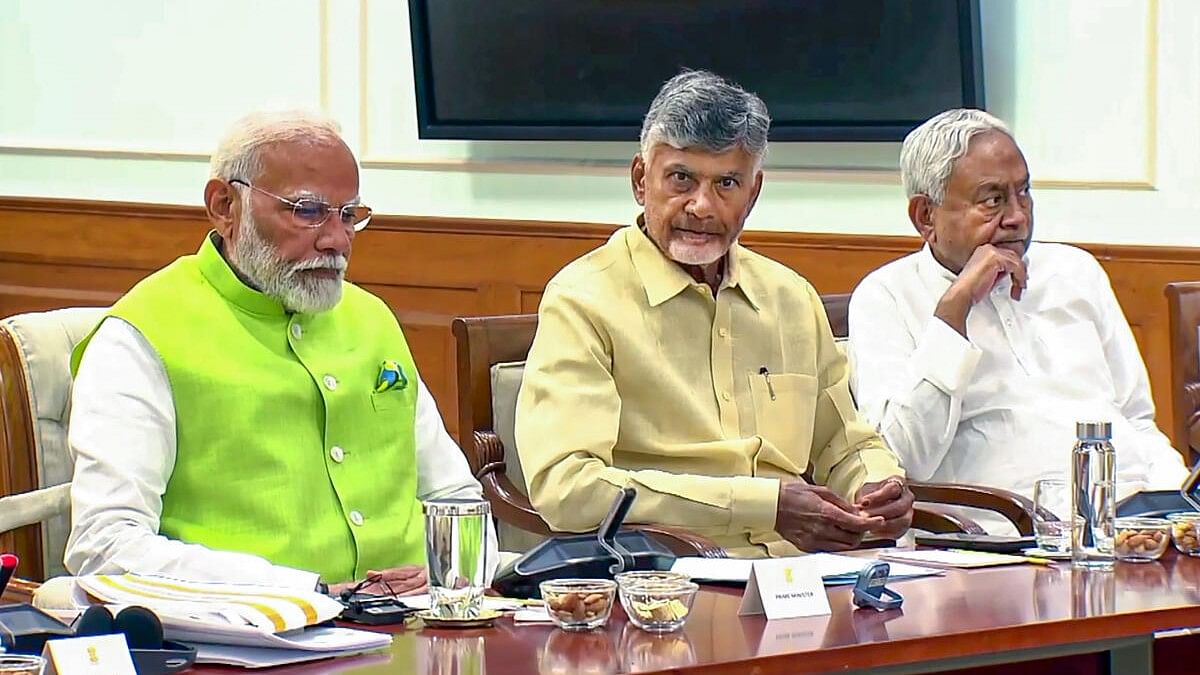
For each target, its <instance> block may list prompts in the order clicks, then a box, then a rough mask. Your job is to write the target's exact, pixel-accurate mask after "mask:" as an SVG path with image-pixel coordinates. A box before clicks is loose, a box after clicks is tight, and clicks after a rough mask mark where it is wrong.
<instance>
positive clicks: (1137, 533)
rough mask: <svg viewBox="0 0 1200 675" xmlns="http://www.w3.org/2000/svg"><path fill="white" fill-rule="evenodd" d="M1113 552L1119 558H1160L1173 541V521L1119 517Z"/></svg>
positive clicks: (1139, 560) (1141, 560) (1137, 560)
mask: <svg viewBox="0 0 1200 675" xmlns="http://www.w3.org/2000/svg"><path fill="white" fill-rule="evenodd" d="M1116 530H1117V534H1116V538H1115V539H1114V540H1113V552H1114V553H1115V554H1116V556H1117V560H1124V561H1126V562H1150V561H1151V560H1158V559H1159V558H1161V557H1162V554H1163V553H1165V552H1166V550H1167V544H1168V543H1170V541H1171V521H1169V520H1167V519H1166V518H1117V521H1116Z"/></svg>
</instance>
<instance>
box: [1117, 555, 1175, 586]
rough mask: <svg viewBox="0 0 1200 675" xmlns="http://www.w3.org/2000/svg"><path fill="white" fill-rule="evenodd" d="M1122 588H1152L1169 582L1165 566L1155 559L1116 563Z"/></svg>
mask: <svg viewBox="0 0 1200 675" xmlns="http://www.w3.org/2000/svg"><path fill="white" fill-rule="evenodd" d="M1117 576H1118V577H1120V580H1121V588H1122V589H1132V590H1138V591H1141V590H1153V589H1157V588H1162V587H1164V586H1166V585H1167V584H1168V583H1169V582H1170V575H1168V573H1167V568H1166V567H1164V566H1163V564H1162V563H1161V562H1158V561H1157V560H1154V561H1151V562H1147V563H1117Z"/></svg>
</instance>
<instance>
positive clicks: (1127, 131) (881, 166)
mask: <svg viewBox="0 0 1200 675" xmlns="http://www.w3.org/2000/svg"><path fill="white" fill-rule="evenodd" d="M982 13H983V33H984V51H985V54H984V62H985V71H986V72H985V81H986V83H987V99H988V104H989V108H990V109H991V110H992V111H993V112H995V113H997V114H998V115H1000V116H1001V117H1003V118H1005V119H1006V120H1008V121H1009V122H1010V124H1011V125H1012V127H1013V129H1014V131H1015V133H1016V134H1017V137H1018V139H1019V140H1020V142H1021V144H1022V147H1023V148H1024V150H1025V152H1026V154H1027V156H1028V159H1029V162H1030V167H1031V170H1032V172H1033V175H1034V185H1035V194H1036V200H1037V228H1038V229H1037V235H1038V237H1039V238H1043V239H1050V240H1060V241H1088V242H1110V243H1140V244H1162V245H1200V236H1198V235H1197V234H1196V231H1197V225H1198V224H1200V2H1193V1H1192V0H982ZM881 58H886V55H881ZM0 101H3V103H0V194H9V195H34V196H51V197H69V198H85V199H112V200H125V201H149V202H167V203H182V204H199V203H200V194H201V186H202V184H203V181H204V178H205V176H206V170H207V169H206V165H205V162H206V158H205V153H206V152H207V151H208V149H209V148H211V147H212V145H213V144H214V143H215V142H216V139H217V138H218V136H219V135H220V134H221V132H222V130H223V128H224V127H225V126H226V125H227V124H228V123H229V122H230V121H232V120H233V119H234V118H235V117H237V116H238V115H240V114H242V113H244V112H247V111H249V110H252V109H256V108H262V107H280V106H306V107H314V108H323V109H325V110H326V111H327V112H329V113H330V114H332V115H334V116H335V117H337V118H338V119H339V120H340V121H341V123H342V124H343V126H344V128H345V131H346V134H347V137H348V138H349V139H350V142H351V145H352V147H355V148H357V150H358V152H359V155H360V159H361V160H362V161H363V163H364V166H365V171H364V178H363V190H362V192H363V196H364V199H365V200H366V201H368V202H369V203H370V204H372V205H373V206H374V207H375V208H376V210H377V211H379V212H382V213H405V214H421V215H456V216H477V217H496V218H533V219H548V220H568V221H588V222H604V223H618V222H626V221H628V220H629V219H631V218H632V217H633V216H634V215H635V214H636V212H637V208H636V205H635V204H634V203H633V200H632V198H631V197H630V195H629V188H628V178H627V168H626V167H627V165H628V161H629V158H630V156H631V155H632V153H633V152H634V150H635V147H634V145H633V144H632V143H565V142H541V143H535V142H511V143H501V142H462V141H422V140H418V139H417V137H416V131H415V127H416V120H415V113H414V104H413V90H412V55H411V48H410V45H409V41H408V18H407V2H405V1H404V0H386V1H385V0H269V1H260V2H255V3H249V2H244V1H240V0H204V1H203V2H195V1H192V0H124V1H122V2H109V3H99V2H94V1H91V0H0ZM647 103H649V102H647ZM898 150H899V146H898V144H894V143H883V144H845V143H843V144H835V143H823V144H796V143H793V144H784V143H778V144H775V145H774V146H772V150H771V156H770V160H769V164H768V177H767V183H766V188H765V189H764V194H763V196H762V199H761V200H760V201H759V206H758V208H757V209H756V211H755V213H754V214H753V216H752V217H751V222H750V224H749V226H750V227H752V228H757V229H770V230H796V231H811V232H846V233H873V234H908V233H909V232H910V228H909V226H908V224H907V220H906V218H905V216H904V199H903V194H902V191H901V189H900V187H899V179H898V175H897V172H896V156H897V154H898Z"/></svg>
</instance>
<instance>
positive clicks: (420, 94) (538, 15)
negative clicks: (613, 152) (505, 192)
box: [409, 0, 984, 141]
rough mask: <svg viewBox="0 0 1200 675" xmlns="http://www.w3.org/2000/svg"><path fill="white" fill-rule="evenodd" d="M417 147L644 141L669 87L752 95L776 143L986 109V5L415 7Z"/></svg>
mask: <svg viewBox="0 0 1200 675" xmlns="http://www.w3.org/2000/svg"><path fill="white" fill-rule="evenodd" d="M409 16H410V19H411V28H412V47H413V64H414V70H415V73H414V74H415V81H416V100H417V122H418V134H419V135H420V137H421V138H455V139H472V140H481V139H500V140H625V141H627V140H636V139H637V137H638V132H639V130H640V128H641V120H642V116H643V115H644V114H645V112H646V108H647V107H648V106H649V104H650V100H651V99H652V98H653V97H654V94H655V93H656V92H657V91H658V89H659V87H660V86H662V83H663V82H664V81H666V80H667V79H668V78H670V77H671V76H672V75H674V74H676V73H678V72H679V71H680V70H681V69H683V68H691V69H701V68H702V69H707V70H711V71H713V72H715V73H717V74H719V75H721V76H722V77H725V78H727V79H729V80H732V81H735V82H737V83H739V84H741V85H742V86H743V87H745V88H746V89H748V90H750V91H754V92H756V93H757V94H758V95H759V96H761V97H762V98H763V100H764V101H765V102H766V104H767V107H768V109H769V110H770V113H771V117H772V119H773V123H772V128H771V139H772V140H782V141H795V140H804V141H895V140H900V139H902V138H903V137H904V135H905V134H906V133H908V131H909V130H911V129H912V128H913V127H915V126H916V125H918V124H920V123H921V122H922V121H924V120H925V119H927V118H928V117H930V116H932V115H934V114H936V113H938V112H941V111H942V110H945V109H947V108H953V107H976V108H982V107H983V104H984V100H983V68H982V64H981V49H980V38H979V4H978V0H732V1H731V0H715V1H714V0H409Z"/></svg>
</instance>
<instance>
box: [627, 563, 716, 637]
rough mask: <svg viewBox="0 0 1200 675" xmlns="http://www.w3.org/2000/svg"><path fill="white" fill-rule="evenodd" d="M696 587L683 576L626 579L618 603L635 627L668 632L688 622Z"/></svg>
mask: <svg viewBox="0 0 1200 675" xmlns="http://www.w3.org/2000/svg"><path fill="white" fill-rule="evenodd" d="M699 589H700V587H699V586H698V585H696V584H695V583H694V582H692V581H689V580H687V579H685V578H670V577H668V578H661V579H642V580H626V581H625V583H623V584H621V586H620V595H621V606H622V607H624V608H625V614H626V615H628V616H629V620H630V621H631V622H633V625H635V626H637V627H638V628H641V629H642V630H645V631H650V632H651V633H669V632H671V631H676V630H679V629H680V628H683V624H685V623H687V618H688V615H689V614H691V612H692V601H693V600H695V599H696V591H697V590H699Z"/></svg>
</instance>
